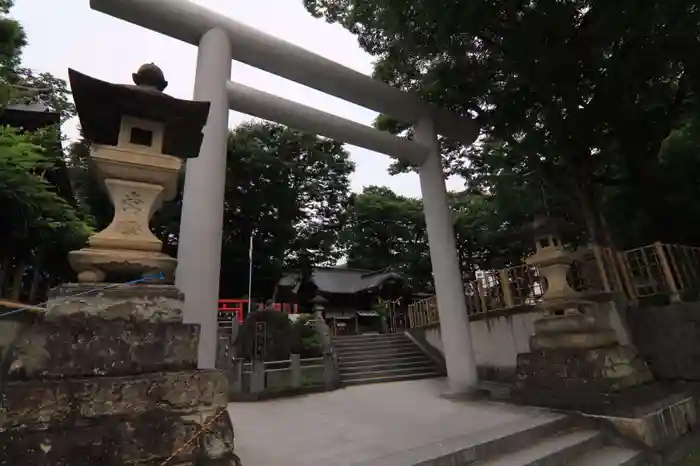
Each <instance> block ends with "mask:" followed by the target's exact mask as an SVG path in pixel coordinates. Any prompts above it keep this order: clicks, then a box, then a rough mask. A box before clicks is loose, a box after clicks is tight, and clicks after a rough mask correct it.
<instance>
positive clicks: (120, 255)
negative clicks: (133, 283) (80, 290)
mask: <svg viewBox="0 0 700 466" xmlns="http://www.w3.org/2000/svg"><path fill="white" fill-rule="evenodd" d="M68 261H69V262H70V265H71V267H73V270H75V271H76V272H77V273H78V281H79V282H89V283H94V282H104V281H105V279H106V278H108V277H109V278H110V281H113V282H114V281H119V280H120V279H121V280H124V281H126V280H132V279H134V278H140V277H150V276H153V275H159V274H160V273H162V274H163V278H162V279H161V280H162V283H172V282H173V279H174V272H175V268H176V267H177V259H175V258H173V257H170V256H168V255H167V254H164V253H161V252H149V251H133V250H128V249H93V248H83V249H80V250H78V251H72V252H70V253H69V254H68ZM159 281H160V280H159Z"/></svg>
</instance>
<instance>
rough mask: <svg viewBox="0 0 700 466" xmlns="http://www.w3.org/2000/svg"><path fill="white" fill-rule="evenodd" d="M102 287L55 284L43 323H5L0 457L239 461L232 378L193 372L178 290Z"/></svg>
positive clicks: (193, 346)
mask: <svg viewBox="0 0 700 466" xmlns="http://www.w3.org/2000/svg"><path fill="white" fill-rule="evenodd" d="M105 286H109V285H105ZM94 288H96V287H95V286H94V285H92V286H91V287H87V286H85V285H65V286H62V287H59V288H57V289H56V290H54V292H53V293H52V296H51V299H50V301H49V303H48V307H47V312H46V314H45V315H43V316H39V319H38V320H37V321H36V322H35V323H33V324H16V323H10V322H1V323H0V335H3V336H4V338H2V339H0V340H2V341H4V342H5V345H4V347H3V348H2V353H3V354H4V355H5V361H4V362H5V364H3V365H2V369H3V373H1V374H0V375H1V376H2V377H3V378H2V382H3V384H0V394H2V399H1V401H2V409H1V410H0V464H7V465H43V466H58V465H61V466H63V465H70V466H82V465H85V466H88V465H90V466H94V465H96V464H102V465H123V464H143V465H160V464H163V462H164V461H166V459H167V460H168V461H167V464H168V465H234V464H237V463H238V460H237V458H236V457H235V455H234V454H233V428H232V425H231V421H230V419H229V416H228V413H227V412H226V406H227V403H228V389H227V381H226V377H225V376H224V375H223V374H222V373H221V372H219V371H202V370H197V345H198V341H199V328H198V326H197V325H194V324H184V323H182V319H181V313H182V311H181V308H182V301H183V296H182V294H180V293H179V292H178V291H177V289H175V288H174V287H172V286H167V285H165V286H162V285H161V286H159V285H122V286H111V287H108V288H106V289H102V290H99V291H91V290H93V289H94ZM5 371H8V372H5ZM171 456H172V458H170V457H171ZM168 458H170V459H168Z"/></svg>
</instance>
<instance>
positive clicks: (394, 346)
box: [333, 333, 443, 386]
mask: <svg viewBox="0 0 700 466" xmlns="http://www.w3.org/2000/svg"><path fill="white" fill-rule="evenodd" d="M333 345H334V347H335V349H336V352H337V354H338V365H339V370H340V383H341V384H342V385H344V386H348V385H361V384H368V383H382V382H395V381H400V380H415V379H424V378H429V377H440V376H442V375H443V374H442V373H441V371H440V369H438V367H437V366H436V365H435V363H434V362H433V361H432V360H431V359H430V358H428V356H426V355H425V353H423V352H422V351H421V350H420V348H418V347H417V346H416V345H415V344H414V343H413V342H412V341H411V340H409V339H408V338H407V337H406V336H405V335H404V334H403V333H390V334H381V335H351V336H343V337H335V338H333Z"/></svg>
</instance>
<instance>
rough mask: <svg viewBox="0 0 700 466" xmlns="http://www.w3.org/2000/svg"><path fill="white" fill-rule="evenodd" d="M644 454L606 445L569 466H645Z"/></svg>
mask: <svg viewBox="0 0 700 466" xmlns="http://www.w3.org/2000/svg"><path fill="white" fill-rule="evenodd" d="M646 464H647V463H646V461H645V457H644V454H642V452H640V451H637V450H631V449H629V448H622V447H617V446H614V445H606V446H604V447H602V448H599V449H597V450H596V451H593V452H591V453H588V454H587V455H585V456H583V457H581V458H579V459H577V460H574V461H572V462H571V463H569V465H568V466H645V465H646Z"/></svg>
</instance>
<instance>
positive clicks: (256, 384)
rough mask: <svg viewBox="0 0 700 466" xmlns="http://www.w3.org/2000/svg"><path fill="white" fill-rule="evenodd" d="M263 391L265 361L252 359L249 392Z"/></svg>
mask: <svg viewBox="0 0 700 466" xmlns="http://www.w3.org/2000/svg"><path fill="white" fill-rule="evenodd" d="M264 391H265V361H263V360H262V359H253V362H252V364H251V372H250V392H251V393H262V392H264Z"/></svg>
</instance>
